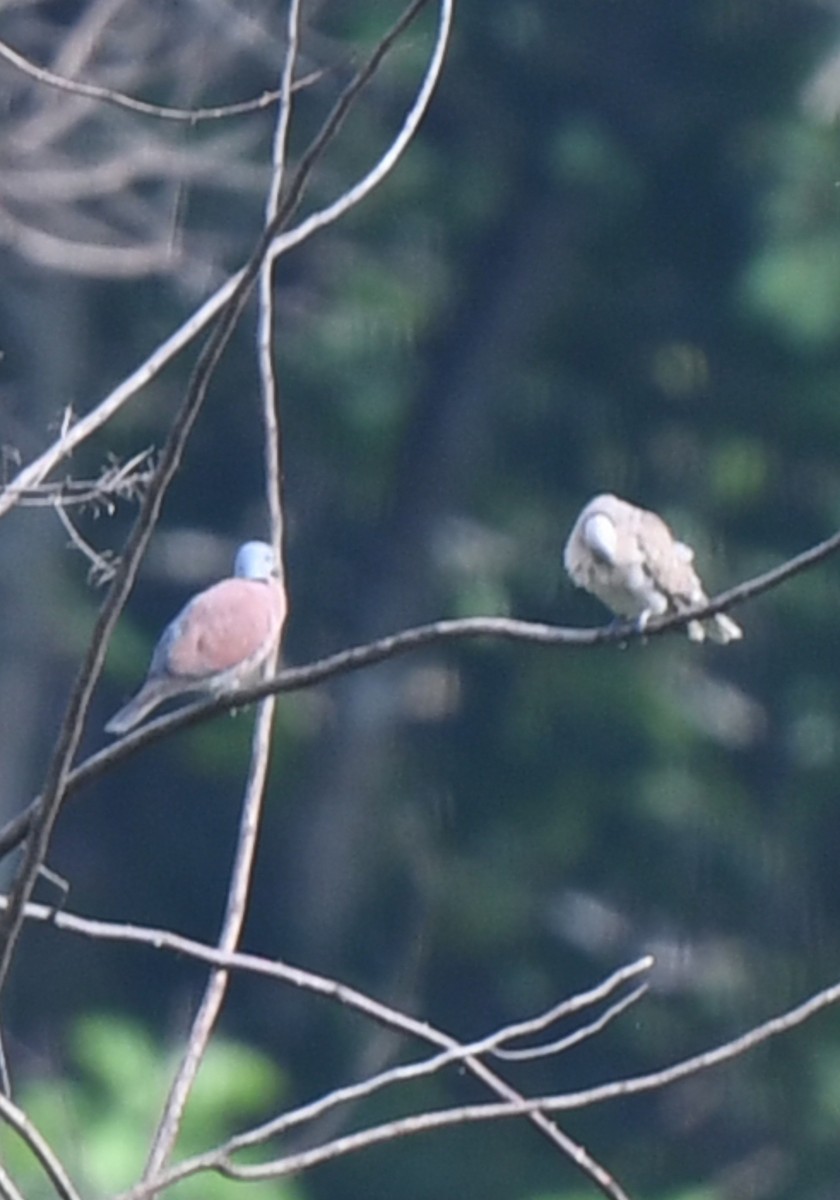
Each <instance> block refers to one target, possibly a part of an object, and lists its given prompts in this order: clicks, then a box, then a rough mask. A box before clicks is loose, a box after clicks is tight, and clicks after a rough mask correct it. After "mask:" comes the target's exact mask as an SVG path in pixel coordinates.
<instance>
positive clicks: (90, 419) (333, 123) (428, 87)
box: [0, 0, 453, 517]
mask: <svg viewBox="0 0 840 1200" xmlns="http://www.w3.org/2000/svg"><path fill="white" fill-rule="evenodd" d="M427 3H429V0H415V2H414V3H413V4H412V5H411V7H410V8H409V9H408V10H407V11H406V14H404V16H403V17H402V18H401V19H400V21H399V22H398V25H397V26H395V27H394V29H398V30H399V32H402V30H403V29H404V28H405V27H407V25H408V23H409V22H410V21H411V20H414V18H415V17H416V16H417V14H418V13H419V12H420V11H421V10H422V8H424V7H425V5H426V4H427ZM441 5H442V8H441V21H440V24H439V28H438V35H437V40H436V43H435V50H434V53H433V58H432V60H431V63H430V68H429V70H428V71H427V74H426V77H425V79H424V83H423V87H422V88H421V92H420V94H419V95H418V99H417V100H416V101H415V103H414V104H413V105H412V109H411V111H410V113H409V116H408V118H407V119H406V122H405V123H404V125H403V129H402V130H401V131H400V134H399V135H398V139H397V141H395V142H394V143H393V144H392V146H391V147H390V148H389V149H388V151H386V154H385V155H384V156H383V159H382V160H380V163H379V164H378V165H377V167H375V168H374V171H373V172H371V173H369V174H368V176H366V179H367V180H370V178H371V175H373V174H374V173H375V175H376V177H377V179H378V180H381V179H382V178H384V176H385V174H387V171H388V170H391V169H393V167H394V166H395V165H396V162H397V161H398V158H399V156H400V154H401V153H402V152H403V151H404V150H405V148H406V146H407V145H408V142H409V140H410V136H409V135H413V133H414V132H415V131H416V128H417V126H418V125H419V123H420V120H421V119H422V117H423V115H424V113H425V110H426V108H427V107H428V103H429V100H430V99H431V95H432V91H433V89H434V86H435V85H436V83H437V80H438V77H439V74H440V69H441V66H442V63H443V55H444V52H445V48H446V44H447V39H448V37H449V33H450V29H451V22H452V5H453V0H441ZM395 40H396V38H395V35H394V30H391V31H390V32H389V33H388V34H387V35H386V37H385V39H383V42H382V43H380V45H379V46H378V47H377V48H376V50H375V51H374V53H373V54H372V56H371V58H370V59H369V60H368V61H367V62H366V63H365V64H363V66H362V67H361V68H360V70H359V71H358V72H357V74H356V76H355V77H354V79H353V80H351V82H350V83H349V84H348V86H347V88H346V89H345V92H344V93H343V94H342V96H341V97H340V99H339V101H338V102H337V104H336V106H335V108H334V109H333V110H332V112H331V113H330V114H329V115H328V117H327V118H326V120H325V122H324V125H323V127H322V129H321V131H320V132H319V134H318V135H317V136H316V138H315V140H314V141H313V143H312V146H311V147H310V148H309V150H308V151H307V153H306V154H305V155H304V156H303V159H302V160H301V163H300V166H299V167H298V168H297V170H296V171H295V177H294V180H293V181H292V183H291V185H290V189H289V195H288V198H287V199H286V200H285V201H284V203H283V206H282V211H280V212H278V215H277V218H276V221H275V222H274V225H273V226H272V228H271V229H269V231H268V234H269V235H270V236H266V237H264V239H262V240H261V242H260V244H258V246H257V248H256V250H255V252H254V255H253V256H252V259H251V261H250V263H249V264H248V266H246V267H244V268H242V270H240V271H238V272H237V273H236V274H235V275H233V276H231V278H230V279H228V280H227V281H226V282H225V283H224V284H223V285H222V286H221V287H220V288H218V289H217V291H216V292H214V294H213V295H212V296H210V297H209V298H208V299H207V300H206V301H205V302H204V304H203V305H202V306H201V307H200V308H199V309H197V310H196V311H195V312H194V313H193V314H192V316H190V317H189V318H188V320H187V321H185V322H184V324H183V325H181V326H180V328H179V329H177V330H176V331H175V332H174V333H173V334H172V335H171V336H170V337H169V338H167V339H166V341H165V342H163V343H162V345H160V346H159V347H158V348H157V349H156V350H155V351H154V352H153V353H152V354H151V355H150V356H149V358H148V359H146V361H145V362H144V363H142V364H141V366H139V367H138V368H137V370H136V371H134V372H133V373H132V374H131V375H130V376H129V377H128V378H127V379H126V380H124V381H123V383H121V384H120V385H119V386H118V387H117V388H116V389H115V390H114V391H113V392H111V393H110V395H108V396H106V397H105V399H104V400H102V401H100V403H99V404H98V405H97V406H96V407H95V408H94V409H93V410H92V411H91V412H90V413H88V414H87V415H86V416H85V417H83V418H81V419H80V420H79V421H77V422H76V424H75V425H73V426H72V428H71V429H69V430H68V431H67V435H66V437H64V438H62V439H60V440H59V441H58V442H56V443H55V444H54V445H53V446H50V447H49V448H48V449H47V450H46V451H44V453H43V454H41V455H40V456H39V457H38V458H37V459H36V460H34V461H33V462H32V463H30V464H28V465H27V466H26V467H24V468H22V469H21V470H20V471H19V472H18V474H17V475H16V477H15V478H14V479H13V480H12V481H11V487H12V488H17V489H22V488H28V487H32V486H35V485H36V484H38V483H40V482H42V481H43V480H44V479H45V478H46V476H47V475H48V474H49V473H50V472H51V471H52V470H54V469H55V467H56V466H57V465H58V463H59V462H61V460H62V459H63V458H65V457H66V456H67V455H68V454H69V453H70V452H71V451H72V450H73V449H75V448H76V447H77V446H78V445H80V444H81V443H82V442H83V441H85V440H86V439H87V438H89V437H90V436H91V435H92V434H93V433H94V432H95V431H96V430H97V429H99V428H101V427H102V426H103V425H104V424H105V423H106V422H107V421H109V420H110V419H111V417H113V416H114V414H115V413H117V412H118V411H119V410H120V409H121V408H122V407H123V405H124V404H125V403H126V402H127V401H128V400H130V399H131V398H132V397H133V396H134V395H136V394H137V393H138V392H139V391H140V390H141V389H142V388H143V387H144V386H145V385H146V384H147V383H149V382H150V380H152V379H154V378H155V377H156V376H157V375H158V374H159V373H160V371H161V370H162V369H163V367H164V366H165V365H166V364H167V363H168V362H169V361H170V360H171V359H172V358H174V357H175V355H177V354H178V353H179V352H180V351H181V350H183V349H184V347H185V346H187V345H188V344H189V343H190V342H191V341H192V340H193V339H194V338H195V337H196V336H197V335H198V334H199V333H200V332H201V331H202V330H203V329H204V328H205V327H206V326H207V325H208V324H209V323H210V321H212V320H213V318H214V317H215V316H217V315H218V313H219V312H221V311H222V310H223V309H224V307H225V306H226V305H227V304H228V303H230V301H231V297H232V296H234V295H235V294H236V293H237V292H238V290H239V289H240V288H242V287H245V288H246V293H245V294H247V290H249V289H250V287H251V285H252V283H253V279H254V276H255V274H256V273H257V272H258V271H259V266H260V264H261V262H262V260H263V258H264V257H265V255H266V254H267V253H270V255H271V256H272V257H273V258H275V259H276V258H278V257H279V256H280V255H281V254H283V253H285V252H287V251H288V250H291V249H293V248H294V247H296V246H298V245H301V244H302V243H303V242H304V241H306V240H307V238H309V237H310V236H311V235H312V234H313V233H315V232H317V230H318V229H320V228H322V227H323V226H324V225H327V224H329V223H331V222H332V221H335V220H337V219H338V217H339V216H341V215H343V213H344V212H345V211H347V209H348V208H349V207H350V204H349V203H348V202H346V201H345V199H344V197H342V198H340V199H339V201H337V202H336V203H335V204H333V205H330V206H328V208H326V209H323V210H321V211H320V212H318V213H314V214H312V216H311V217H310V218H308V221H307V222H305V223H304V224H305V225H306V228H303V227H300V228H299V229H292V230H290V231H289V232H288V233H286V234H284V235H283V236H282V238H281V237H277V238H275V237H274V235H275V234H276V233H278V232H279V229H280V227H281V226H282V224H283V222H284V221H286V220H287V219H288V215H289V214H291V213H292V212H293V211H294V208H295V207H296V206H297V203H298V201H299V198H300V195H301V193H302V190H303V187H304V185H305V183H306V180H307V179H308V177H309V174H311V171H312V168H313V166H314V163H315V161H316V160H317V158H318V156H319V155H320V154H321V153H322V151H323V149H324V148H325V147H326V146H327V145H328V144H329V142H330V140H331V139H332V137H334V136H335V133H336V132H337V130H338V128H339V127H340V124H341V122H342V121H343V119H344V116H346V112H347V109H348V107H349V104H350V103H351V102H352V101H353V100H355V99H356V98H357V97H358V95H359V94H360V92H361V88H362V86H363V84H364V83H366V82H367V81H368V80H369V79H370V77H371V76H372V74H373V73H374V71H375V69H376V68H377V67H378V66H379V65H380V63H381V61H382V58H383V57H384V54H385V52H386V51H387V50H390V49H391V48H392V46H393V44H394V41H395ZM397 145H398V152H397V153H395V152H394V148H395V147H396V146H397ZM386 160H387V168H385V169H383V164H385V163H386ZM363 182H364V181H363ZM359 186H360V185H357V186H356V188H355V189H353V191H354V193H355V196H354V199H353V201H352V202H353V203H358V201H359V200H361V199H363V198H364V195H366V194H367V191H363V192H361V193H359V191H358V189H359ZM368 190H369V186H368ZM336 205H338V206H339V208H338V209H337V208H336ZM264 243H266V244H264ZM269 243H270V245H269ZM13 505H14V499H13V496H12V494H11V493H10V494H9V495H4V493H0V517H3V516H4V515H5V514H6V513H7V512H8V511H9V509H10V508H11V507H13Z"/></svg>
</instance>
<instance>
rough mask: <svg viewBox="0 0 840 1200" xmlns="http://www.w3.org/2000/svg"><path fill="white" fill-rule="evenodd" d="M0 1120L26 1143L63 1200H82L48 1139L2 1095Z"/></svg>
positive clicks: (20, 1110)
mask: <svg viewBox="0 0 840 1200" xmlns="http://www.w3.org/2000/svg"><path fill="white" fill-rule="evenodd" d="M0 1119H2V1120H3V1121H5V1122H6V1124H7V1125H9V1126H10V1127H11V1128H12V1129H14V1131H15V1133H17V1135H18V1137H20V1139H21V1141H23V1142H25V1143H26V1145H27V1146H28V1147H29V1149H30V1150H31V1151H32V1153H33V1154H34V1155H35V1157H36V1158H37V1160H38V1162H39V1163H40V1164H41V1166H42V1167H43V1169H44V1173H45V1174H46V1175H47V1176H48V1177H49V1179H50V1182H51V1183H52V1185H53V1187H54V1188H55V1190H56V1192H57V1194H58V1195H59V1196H60V1197H61V1200H80V1196H79V1193H78V1192H77V1191H76V1189H75V1187H74V1186H73V1184H72V1183H71V1181H70V1178H69V1176H68V1175H67V1172H66V1171H65V1170H64V1167H63V1165H62V1163H61V1161H60V1159H59V1158H58V1155H57V1154H56V1153H55V1151H54V1150H53V1149H52V1147H51V1146H50V1145H49V1143H48V1142H47V1140H46V1138H45V1137H44V1136H43V1134H41V1133H40V1132H39V1130H38V1129H36V1127H35V1125H34V1124H33V1123H32V1121H31V1120H30V1118H29V1117H28V1116H27V1115H26V1113H25V1112H23V1110H22V1109H20V1108H18V1106H17V1105H16V1104H13V1103H12V1101H11V1100H10V1099H9V1097H8V1096H4V1095H3V1094H2V1093H0Z"/></svg>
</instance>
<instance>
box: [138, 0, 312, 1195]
mask: <svg viewBox="0 0 840 1200" xmlns="http://www.w3.org/2000/svg"><path fill="white" fill-rule="evenodd" d="M299 16H300V3H299V0H291V4H290V7H289V20H288V37H287V44H286V53H285V58H284V65H283V71H282V82H281V88H280V91H281V96H282V100H281V104H280V108H279V110H278V115H277V130H276V133H275V140H274V170H273V172H272V182H271V187H270V189H269V195H268V199H267V202H266V224H267V225H268V224H270V223H271V222H273V221H275V220H276V219H277V214H278V211H279V197H280V187H281V184H282V176H283V166H284V163H285V148H286V138H287V132H288V127H289V117H290V111H291V96H292V79H293V77H294V72H295V67H296V64H297V58H298V22H299ZM266 276H268V285H269V299H268V318H269V333H268V335H267V336H268V337H269V339H270V324H271V323H270V317H271V307H270V285H271V264H270V262H266V263H264V264H263V267H262V273H261V279H265V277H266ZM261 299H262V300H263V303H265V298H264V296H263V295H262V292H261ZM261 307H262V306H261ZM266 353H267V356H268V359H269V362H270V363H271V350H270V346H269V347H268V348H267V350H266ZM261 361H262V360H261ZM262 366H263V423H264V427H265V431H266V437H265V445H266V488H267V494H268V503H269V508H270V511H271V514H272V518H273V519H272V525H273V530H272V535H273V544H274V545H275V546H276V547H277V548H278V553H280V554H281V546H282V530H283V523H282V516H281V511H280V482H279V481H280V447H279V439H278V436H277V429H278V423H277V419H276V408H275V406H276V401H277V394H276V393H277V389H276V383H275V377H274V371H273V363H272V364H271V369H270V371H269V378H268V380H266V378H265V375H264V372H265V365H264V363H262ZM281 561H282V557H281ZM277 650H278V648H277V647H276V648H275V651H274V657H273V659H272V662H271V666H274V665H276V661H277ZM275 703H276V698H275V697H273V696H268V697H266V699H265V701H264V702H263V704H262V707H261V710H260V713H259V716H258V718H257V722H256V725H255V728H254V734H253V739H252V749H251V768H250V771H249V777H248V781H247V783H246V787H245V795H244V799H243V804H242V815H241V819H240V826H239V838H238V841H237V848H236V853H235V856H234V865H233V870H232V872H231V879H230V884H229V887H228V898H227V905H226V910H225V916H224V920H223V922H222V930H221V933H220V935H219V941H218V946H219V949H220V950H222V951H224V952H231V951H233V950H235V949H236V947H237V945H238V944H239V939H240V937H241V936H242V928H243V925H244V922H245V913H246V911H247V904H248V897H249V895H250V890H251V878H252V874H253V865H254V858H255V854H256V845H257V835H258V831H259V827H260V817H261V812H262V804H263V800H264V797H265V788H266V783H267V780H268V764H269V756H270V750H271V730H272V723H273V716H274V706H275ZM228 981H229V972H228V971H227V970H226V969H225V968H215V969H214V970H213V971H212V973H211V975H210V977H209V979H208V981H207V984H206V987H205V990H204V995H203V997H202V1001H201V1004H200V1006H199V1009H198V1012H197V1013H196V1015H195V1018H194V1019H193V1022H192V1026H191V1029H190V1034H189V1037H188V1039H187V1046H186V1050H185V1052H184V1054H183V1056H182V1058H181V1062H180V1065H179V1068H178V1071H177V1073H176V1075H175V1078H174V1080H173V1082H172V1086H171V1088H170V1090H169V1094H168V1096H167V1099H166V1104H165V1105H164V1110H163V1113H162V1114H161V1118H160V1121H159V1122H158V1126H157V1129H156V1131H155V1135H154V1138H153V1140H152V1145H151V1148H150V1151H149V1155H148V1158H147V1161H146V1166H145V1169H144V1172H143V1178H144V1179H149V1178H153V1177H154V1176H156V1175H158V1174H159V1173H160V1171H161V1169H162V1167H163V1166H164V1164H165V1163H166V1161H167V1159H168V1158H169V1156H170V1155H171V1153H172V1150H173V1148H174V1146H175V1142H176V1139H177V1136H178V1130H179V1129H180V1126H181V1121H182V1119H183V1114H184V1110H185V1108H186V1104H187V1101H188V1099H189V1095H190V1092H191V1091H192V1087H193V1084H194V1083H195V1078H196V1075H197V1074H198V1070H199V1067H200V1065H201V1062H202V1060H203V1058H204V1055H205V1053H206V1051H207V1047H208V1046H209V1044H210V1038H211V1036H212V1032H213V1029H214V1028H215V1025H216V1021H217V1020H218V1017H219V1014H220V1012H221V1009H222V1005H223V1003H224V998H225V995H226V993H227V986H228Z"/></svg>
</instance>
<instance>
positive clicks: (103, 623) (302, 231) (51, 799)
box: [0, 0, 453, 991]
mask: <svg viewBox="0 0 840 1200" xmlns="http://www.w3.org/2000/svg"><path fill="white" fill-rule="evenodd" d="M425 2H427V0H415V3H414V5H412V6H411V7H410V11H411V12H412V14H413V15H416V13H418V12H419V11H420V9H421V8H422V7H423V6H424V4H425ZM452 4H453V0H441V19H440V25H439V29H438V37H437V41H436V43H435V48H434V51H433V54H432V57H431V60H430V63H429V66H428V68H427V72H426V75H425V76H424V79H423V83H422V85H421V87H420V91H419V93H418V97H417V99H416V100H415V102H414V104H413V105H412V108H411V110H410V112H409V115H408V117H407V118H406V121H405V122H404V124H403V128H402V129H401V130H400V133H399V134H398V135H397V137H396V138H395V140H394V142H393V143H392V144H391V146H390V147H389V149H388V150H387V151H386V152H385V154H384V155H383V157H382V159H381V160H380V164H379V165H378V166H377V167H375V168H374V169H373V170H372V171H370V172H369V173H368V175H367V176H365V178H364V179H363V180H362V184H361V185H357V186H356V187H354V188H351V189H350V194H345V197H341V198H340V199H339V200H338V201H336V202H335V203H334V204H332V205H329V206H328V208H327V209H324V210H322V214H321V220H320V221H314V222H313V218H309V221H308V222H304V225H303V226H301V227H299V229H298V230H292V231H291V232H290V234H285V235H280V232H279V231H280V230H281V229H282V228H283V225H284V222H285V220H286V218H287V213H288V212H290V211H291V209H292V207H293V204H294V199H293V198H294V188H292V193H291V197H290V198H289V199H288V200H287V201H286V202H284V204H283V205H281V207H280V210H279V211H278V213H277V217H276V219H275V220H274V221H273V222H271V224H270V225H269V226H268V227H267V228H266V230H265V231H264V232H263V235H262V236H261V237H260V238H259V239H258V241H257V245H256V247H255V249H254V251H253V253H252V255H251V258H250V259H249V261H248V263H247V265H246V266H245V268H244V269H243V271H242V272H241V274H240V276H239V281H238V283H237V285H236V287H235V289H234V290H233V291H232V292H231V295H230V297H229V300H228V302H227V304H226V306H225V308H224V310H223V312H222V314H221V316H220V318H219V321H218V323H217V325H216V327H215V328H214V330H213V331H212V333H211V335H210V337H209V338H208V340H207V343H206V344H205V346H204V349H203V350H202V352H201V354H200V355H199V357H198V360H197V362H196V366H195V368H194V370H193V373H192V376H191V378H190V382H189V385H188V387H187V393H186V396H185V399H184V402H183V404H182V406H181V409H180V411H179V413H178V414H177V416H176V418H175V421H174V423H173V426H172V428H171V430H170V434H169V436H168V438H167V442H166V444H165V446H164V449H163V452H162V454H161V458H160V462H159V464H158V467H157V470H156V473H155V477H154V480H153V481H152V484H151V485H150V487H149V490H148V492H147V493H146V495H145V497H144V499H143V503H142V505H141V508H140V514H139V516H138V518H137V521H136V523H135V526H134V528H133V530H132V532H131V534H130V536H129V538H128V541H127V543H126V547H125V553H124V556H123V558H122V560H121V562H120V565H119V567H118V568H117V573H116V575H115V576H114V580H113V583H112V585H111V589H110V591H109V593H108V595H107V596H106V598H105V601H104V603H103V606H102V608H101V610H100V614H99V617H98V618H97V622H96V624H95V626H94V632H93V635H92V637H91V641H90V644H89V646H88V650H87V653H86V654H85V657H84V660H83V662H82V665H81V667H80V669H79V672H78V674H77V677H76V681H75V683H74V685H73V689H72V692H71V696H70V699H69V701H68V704H67V707H66V710H65V715H64V719H63V722H62V726H61V730H60V732H59V737H58V741H57V744H56V747H55V750H54V753H53V756H52V759H51V762H50V764H49V767H48V770H47V776H46V783H45V786H44V789H43V792H42V796H41V801H40V803H39V804H38V806H37V807H36V809H35V812H34V814H33V818H32V830H31V832H30V834H29V840H28V844H27V849H26V853H25V855H24V858H23V862H22V864H21V867H20V869H19V871H18V874H17V877H16V879H15V882H14V885H13V888H12V893H11V903H10V905H9V908H8V909H7V910H6V912H5V913H4V914H3V920H2V922H0V991H2V988H3V986H4V984H5V981H6V978H7V975H8V970H9V964H10V962H11V957H12V954H13V952H14V947H15V945H16V942H17V938H18V935H19V933H20V928H21V923H22V920H23V906H24V904H25V903H26V901H27V900H28V899H29V897H30V896H31V893H32V888H33V887H34V883H35V879H36V877H37V873H38V868H39V865H40V863H41V862H43V860H44V857H45V855H46V851H47V847H48V845H49V841H50V837H51V835H52V829H53V826H54V824H55V821H56V818H57V816H58V812H59V809H60V807H61V804H62V802H63V799H64V795H65V791H66V783H67V778H68V775H69V772H70V764H71V762H72V759H73V757H74V756H75V753H76V749H77V748H78V744H79V741H80V738H81V735H82V730H83V727H84V720H85V716H86V713H87V709H88V706H89V703H90V697H91V695H92V692H93V688H94V686H95V683H96V680H97V679H98V677H99V675H100V673H101V670H102V666H103V663H104V657H105V652H106V648H107V645H108V643H109V641H110V638H111V634H112V633H113V629H114V626H115V624H116V621H117V620H118V618H119V614H120V612H121V611H122V608H123V606H124V604H125V601H126V599H127V597H128V593H129V591H130V589H131V587H132V585H133V583H134V578H135V576H136V574H137V570H138V567H139V564H140V561H141V558H142V556H143V554H144V553H145V549H146V546H147V544H148V542H149V539H150V538H151V534H152V529H153V528H154V525H155V523H156V521H157V518H158V515H159V513H160V509H161V506H162V503H163V496H164V494H165V492H166V490H167V488H168V487H169V484H170V482H171V480H172V478H173V477H174V474H175V471H176V470H177V468H178V465H179V463H180V460H181V456H182V454H183V450H184V447H185V445H186V442H187V439H188V437H189V434H190V432H191V430H192V427H193V424H194V423H195V420H196V418H197V416H198V413H199V411H200V409H201V406H202V404H203V403H204V399H205V396H206V394H207V389H208V387H209V384H210V380H211V379H212V377H213V374H214V372H215V370H216V367H217V365H218V363H219V360H220V359H221V356H222V354H223V353H224V350H225V348H226V346H227V343H228V341H229V339H230V337H231V335H232V333H233V330H234V329H235V328H236V325H237V324H238V322H239V318H240V316H241V314H242V312H243V310H244V308H245V305H246V303H247V301H248V297H249V295H250V292H251V288H252V287H253V285H254V282H255V280H256V278H257V276H258V274H259V271H260V269H261V267H262V263H263V260H264V259H265V257H266V255H268V254H274V255H277V254H280V253H283V252H285V250H287V249H288V248H289V247H290V246H291V245H292V244H295V245H297V244H299V242H300V241H302V240H304V239H305V238H306V237H309V236H311V234H312V233H313V232H314V231H315V229H317V228H323V226H324V225H325V224H327V223H329V222H331V221H335V220H338V219H339V217H341V216H342V215H344V213H346V212H347V211H348V209H349V208H350V207H351V206H352V204H355V203H358V202H359V201H360V200H361V199H363V198H364V196H366V195H367V194H368V193H369V191H370V190H371V189H372V188H373V187H374V186H376V185H377V184H378V183H379V182H381V180H382V178H384V175H385V174H386V173H387V171H388V170H391V169H392V168H393V166H394V165H395V163H396V161H397V160H398V158H399V155H400V154H401V153H402V152H403V151H404V150H405V148H406V146H407V145H408V142H409V141H410V138H407V137H406V131H407V129H411V130H412V135H413V132H414V131H416V128H417V124H419V119H420V115H421V114H422V112H424V111H425V108H426V106H427V105H428V102H429V100H430V99H431V95H432V91H433V88H434V84H435V83H436V82H437V79H438V77H439V74H440V69H441V66H442V63H443V53H444V50H445V46H446V40H447V38H448V35H449V29H450V27H451V16H452ZM389 36H390V34H389V35H386V37H389ZM383 54H384V51H382V49H381V43H380V46H378V47H377V48H376V50H375V51H374V52H373V54H372V55H371V59H370V60H369V61H368V64H365V66H363V67H362V68H361V70H360V72H359V74H360V75H365V73H366V72H367V71H368V68H369V64H370V62H372V61H375V62H376V63H377V65H378V63H379V62H380V61H381V58H382V56H383ZM351 86H352V85H351ZM338 119H339V118H336V120H338ZM397 146H399V153H396V154H395V148H396V147H397ZM317 216H318V214H315V217H317ZM304 226H307V228H304ZM293 235H294V236H293ZM70 432H72V431H70ZM68 436H69V434H68Z"/></svg>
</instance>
